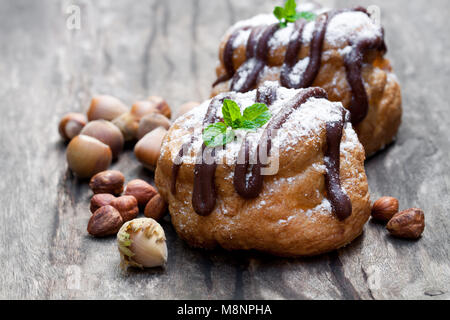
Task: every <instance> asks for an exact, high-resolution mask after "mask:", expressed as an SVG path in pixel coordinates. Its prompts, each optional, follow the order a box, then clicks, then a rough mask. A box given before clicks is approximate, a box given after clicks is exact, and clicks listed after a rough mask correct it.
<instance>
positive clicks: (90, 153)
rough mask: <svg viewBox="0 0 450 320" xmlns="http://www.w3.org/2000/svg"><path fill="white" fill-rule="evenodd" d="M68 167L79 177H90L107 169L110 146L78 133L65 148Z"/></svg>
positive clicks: (109, 162) (110, 158)
mask: <svg viewBox="0 0 450 320" xmlns="http://www.w3.org/2000/svg"><path fill="white" fill-rule="evenodd" d="M66 158H67V163H68V165H69V168H70V169H71V170H72V171H73V172H74V173H75V174H76V175H77V176H79V177H80V178H90V177H92V176H93V175H94V174H96V173H98V172H101V171H104V170H106V169H108V167H109V165H110V164H111V160H112V153H111V148H110V147H109V146H108V145H106V144H104V143H103V142H101V141H100V140H97V139H95V138H92V137H89V136H85V135H82V134H80V135H78V136H76V137H75V138H73V139H72V141H70V143H69V145H68V146H67V150H66Z"/></svg>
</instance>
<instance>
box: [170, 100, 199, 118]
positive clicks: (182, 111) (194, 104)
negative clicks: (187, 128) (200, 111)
mask: <svg viewBox="0 0 450 320" xmlns="http://www.w3.org/2000/svg"><path fill="white" fill-rule="evenodd" d="M199 105H200V102H196V101H191V102H186V103H183V104H182V105H181V106H180V107H179V108H178V110H177V112H176V118H178V117H181V116H182V115H183V114H185V113H188V112H189V111H191V110H192V109H194V108H195V107H197V106H199Z"/></svg>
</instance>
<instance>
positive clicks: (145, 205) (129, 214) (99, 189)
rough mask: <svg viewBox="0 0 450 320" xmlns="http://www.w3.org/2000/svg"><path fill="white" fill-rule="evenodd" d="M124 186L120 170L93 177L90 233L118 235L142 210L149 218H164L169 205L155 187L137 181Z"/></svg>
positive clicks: (102, 235) (90, 184)
mask: <svg viewBox="0 0 450 320" xmlns="http://www.w3.org/2000/svg"><path fill="white" fill-rule="evenodd" d="M124 183H125V177H124V175H123V174H122V173H121V172H120V171H117V170H106V171H102V172H99V173H97V174H96V175H95V176H93V177H92V178H91V181H90V182H89V187H90V188H91V190H92V192H93V193H94V196H93V197H92V198H91V205H90V210H91V213H92V216H91V218H90V220H89V223H88V227H87V231H88V233H89V234H91V235H93V236H95V237H104V236H109V235H114V234H116V233H117V232H118V231H119V229H120V227H121V226H122V225H123V224H124V223H125V222H127V221H130V220H133V219H135V218H136V217H137V216H138V214H139V209H143V210H144V215H145V216H146V217H147V218H152V219H154V220H155V221H158V220H160V219H161V218H163V216H164V215H165V213H166V209H167V206H166V203H165V202H164V200H163V198H162V197H161V195H160V194H159V193H158V191H156V189H155V188H154V187H153V186H152V185H150V184H149V183H147V182H145V181H144V180H141V179H134V180H131V181H130V182H128V183H127V185H126V186H125V189H124ZM122 192H123V194H122Z"/></svg>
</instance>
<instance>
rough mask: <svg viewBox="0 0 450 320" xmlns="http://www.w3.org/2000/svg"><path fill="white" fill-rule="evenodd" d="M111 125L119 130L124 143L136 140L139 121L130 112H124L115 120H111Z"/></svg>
mask: <svg viewBox="0 0 450 320" xmlns="http://www.w3.org/2000/svg"><path fill="white" fill-rule="evenodd" d="M112 123H113V124H114V125H115V126H117V127H118V128H119V129H120V131H121V132H122V135H123V138H124V139H125V141H131V140H134V139H136V137H137V132H138V129H139V119H138V118H137V117H135V116H134V115H132V114H131V113H130V112H126V113H124V114H122V115H120V116H119V117H117V118H115V119H114V120H112Z"/></svg>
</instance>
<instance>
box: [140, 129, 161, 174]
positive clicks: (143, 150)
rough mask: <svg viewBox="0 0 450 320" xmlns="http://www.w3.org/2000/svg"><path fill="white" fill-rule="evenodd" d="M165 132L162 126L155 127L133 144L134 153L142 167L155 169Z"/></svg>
mask: <svg viewBox="0 0 450 320" xmlns="http://www.w3.org/2000/svg"><path fill="white" fill-rule="evenodd" d="M166 133H167V130H166V129H164V128H163V127H159V128H156V129H155V130H153V131H151V132H149V133H147V134H146V135H145V136H144V137H142V139H141V140H139V141H138V142H137V143H136V145H135V146H134V154H135V155H136V158H137V159H138V160H139V162H141V163H142V164H143V165H144V167H146V168H148V169H150V170H154V169H155V167H156V163H157V161H158V158H159V155H160V152H161V144H162V142H163V140H164V137H165V135H166Z"/></svg>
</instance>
